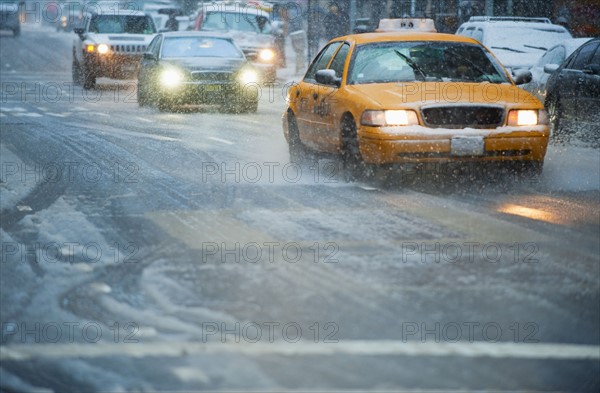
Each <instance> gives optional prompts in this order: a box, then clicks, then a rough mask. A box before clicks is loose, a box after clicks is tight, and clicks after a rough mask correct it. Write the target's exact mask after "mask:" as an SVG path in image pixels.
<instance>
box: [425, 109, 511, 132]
mask: <svg viewBox="0 0 600 393" xmlns="http://www.w3.org/2000/svg"><path fill="white" fill-rule="evenodd" d="M422 114H423V121H424V123H425V125H427V126H429V127H433V128H440V127H444V128H466V127H469V128H496V127H499V126H501V125H502V124H503V120H504V109H503V108H498V107H492V106H470V105H462V106H438V107H429V108H423V109H422Z"/></svg>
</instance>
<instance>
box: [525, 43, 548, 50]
mask: <svg viewBox="0 0 600 393" xmlns="http://www.w3.org/2000/svg"><path fill="white" fill-rule="evenodd" d="M523 46H524V47H526V48H532V49H539V50H543V51H547V50H548V48H544V47H543V46H533V45H525V44H523Z"/></svg>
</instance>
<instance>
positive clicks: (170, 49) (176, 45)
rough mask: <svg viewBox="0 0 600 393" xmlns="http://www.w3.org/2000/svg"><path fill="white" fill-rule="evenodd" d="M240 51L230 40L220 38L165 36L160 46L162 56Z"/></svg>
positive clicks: (237, 53)
mask: <svg viewBox="0 0 600 393" xmlns="http://www.w3.org/2000/svg"><path fill="white" fill-rule="evenodd" d="M242 56H243V55H242V53H241V52H240V51H239V50H238V49H237V48H236V47H235V45H233V44H232V43H231V42H230V41H228V40H224V39H222V38H205V37H177V38H166V39H165V43H164V44H163V47H162V57H163V58H165V59H166V58H173V57H230V58H240V57H242Z"/></svg>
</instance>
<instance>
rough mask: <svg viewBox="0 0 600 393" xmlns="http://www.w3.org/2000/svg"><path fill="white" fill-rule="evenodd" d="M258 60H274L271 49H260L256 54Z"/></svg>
mask: <svg viewBox="0 0 600 393" xmlns="http://www.w3.org/2000/svg"><path fill="white" fill-rule="evenodd" d="M258 58H259V59H260V60H262V61H272V60H273V59H274V58H275V52H274V51H273V49H262V50H261V51H260V52H259V53H258Z"/></svg>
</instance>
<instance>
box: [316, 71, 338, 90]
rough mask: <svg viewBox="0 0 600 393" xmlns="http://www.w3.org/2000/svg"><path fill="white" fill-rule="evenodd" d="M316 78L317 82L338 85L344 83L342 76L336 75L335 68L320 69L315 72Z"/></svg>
mask: <svg viewBox="0 0 600 393" xmlns="http://www.w3.org/2000/svg"><path fill="white" fill-rule="evenodd" d="M315 80H316V81H317V83H320V84H322V85H332V86H336V87H340V85H341V84H342V78H338V77H337V76H336V75H335V71H334V70H319V71H317V73H316V74H315Z"/></svg>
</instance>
